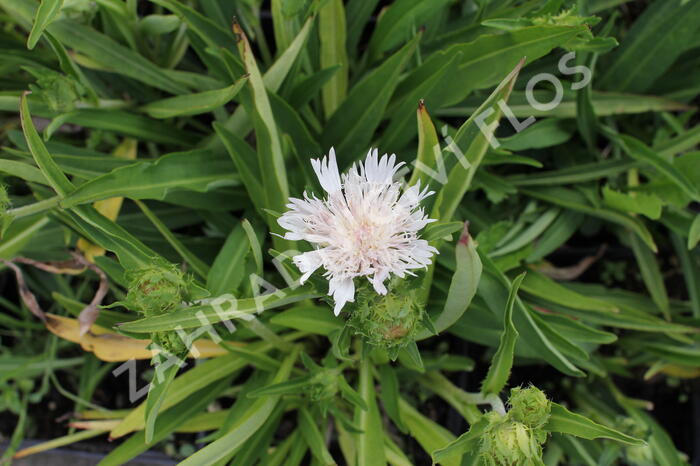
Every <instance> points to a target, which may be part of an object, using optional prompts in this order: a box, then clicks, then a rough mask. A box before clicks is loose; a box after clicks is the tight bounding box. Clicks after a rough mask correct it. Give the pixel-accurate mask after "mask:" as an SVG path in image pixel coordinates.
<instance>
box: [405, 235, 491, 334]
mask: <svg viewBox="0 0 700 466" xmlns="http://www.w3.org/2000/svg"><path fill="white" fill-rule="evenodd" d="M455 261H456V267H455V272H454V274H453V275H452V281H451V282H450V288H449V291H448V292H447V299H446V300H445V306H444V307H443V310H442V312H441V313H440V314H439V315H438V316H437V317H436V318H435V319H434V322H433V326H434V327H435V331H437V332H438V333H439V332H442V331H444V330H446V329H448V328H450V326H452V324H454V323H455V322H457V321H458V320H459V318H460V317H462V314H464V312H465V311H466V310H467V308H468V307H469V304H470V303H471V301H472V299H473V298H474V295H475V294H476V290H477V288H478V286H479V280H480V278H481V270H482V264H481V259H480V258H479V253H478V252H477V250H476V244H475V242H474V240H473V239H472V237H471V236H470V235H469V231H468V229H467V224H466V223H465V224H464V229H463V231H462V235H461V236H460V238H459V241H458V242H457V246H456V247H455ZM424 286H425V285H424ZM429 336H431V332H429V331H427V330H426V331H423V332H421V333H420V334H419V336H418V339H424V338H428V337H429Z"/></svg>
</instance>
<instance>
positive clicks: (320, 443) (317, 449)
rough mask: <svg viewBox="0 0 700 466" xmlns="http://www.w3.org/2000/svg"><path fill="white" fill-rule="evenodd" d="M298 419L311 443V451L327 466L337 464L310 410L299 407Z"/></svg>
mask: <svg viewBox="0 0 700 466" xmlns="http://www.w3.org/2000/svg"><path fill="white" fill-rule="evenodd" d="M297 420H298V423H299V430H301V435H302V437H304V440H305V441H306V443H307V444H308V445H309V449H311V453H312V454H313V456H314V458H315V459H316V461H317V462H318V463H320V464H323V465H327V466H332V465H335V464H337V463H336V462H335V460H334V459H333V456H331V453H330V452H329V451H328V447H326V442H325V440H324V438H323V435H322V434H321V431H320V430H318V426H317V425H316V419H315V418H314V417H313V416H312V415H311V413H310V412H309V410H308V409H306V408H304V407H302V408H301V409H299V413H298V415H297Z"/></svg>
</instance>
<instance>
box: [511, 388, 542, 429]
mask: <svg viewBox="0 0 700 466" xmlns="http://www.w3.org/2000/svg"><path fill="white" fill-rule="evenodd" d="M508 403H509V404H510V410H509V411H508V415H509V416H510V417H511V419H513V420H514V421H518V422H522V423H523V424H525V425H526V426H528V427H530V428H532V429H539V428H541V427H543V426H544V425H545V424H546V423H547V421H548V420H549V412H550V410H551V403H550V401H549V400H548V399H547V396H546V395H545V394H544V393H543V392H542V390H540V389H539V388H537V387H533V386H530V387H528V388H520V387H516V388H513V389H512V390H511V391H510V399H509V400H508Z"/></svg>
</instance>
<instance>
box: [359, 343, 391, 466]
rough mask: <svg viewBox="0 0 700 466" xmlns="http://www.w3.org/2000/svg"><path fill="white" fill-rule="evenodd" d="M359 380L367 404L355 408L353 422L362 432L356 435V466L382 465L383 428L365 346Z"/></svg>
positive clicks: (370, 365)
mask: <svg viewBox="0 0 700 466" xmlns="http://www.w3.org/2000/svg"><path fill="white" fill-rule="evenodd" d="M359 372H360V374H359V377H360V381H359V386H358V389H357V391H358V392H359V394H360V397H362V400H363V401H364V403H365V404H366V405H367V409H362V408H360V407H356V408H355V424H357V426H358V427H359V428H360V430H361V431H362V433H360V434H357V435H356V439H355V445H356V448H357V460H356V464H357V466H375V465H376V466H384V465H386V464H387V462H386V458H385V456H384V428H383V426H382V419H381V417H380V414H379V408H378V407H377V397H376V394H375V391H374V378H373V377H372V363H371V361H370V357H369V351H367V348H366V347H365V348H363V350H362V353H361V359H360V370H359Z"/></svg>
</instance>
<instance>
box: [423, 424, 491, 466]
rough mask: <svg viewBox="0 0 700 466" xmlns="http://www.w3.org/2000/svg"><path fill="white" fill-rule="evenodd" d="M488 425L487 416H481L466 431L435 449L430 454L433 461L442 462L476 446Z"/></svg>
mask: <svg viewBox="0 0 700 466" xmlns="http://www.w3.org/2000/svg"><path fill="white" fill-rule="evenodd" d="M488 426H489V419H488V418H487V417H482V418H481V419H479V420H478V421H477V422H475V423H474V424H472V425H471V426H470V427H469V430H468V431H467V432H465V433H463V434H462V435H460V436H459V437H458V438H457V439H455V440H453V441H452V442H450V443H448V444H447V445H445V446H444V447H442V448H440V449H438V450H435V451H434V452H433V454H432V457H433V461H434V462H436V463H442V464H444V460H445V459H447V458H452V457H453V456H456V455H460V456H461V455H463V454H464V453H467V452H470V451H472V450H474V449H475V448H478V446H479V441H480V440H481V435H482V434H483V433H484V432H485V431H486V428H487V427H488Z"/></svg>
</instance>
